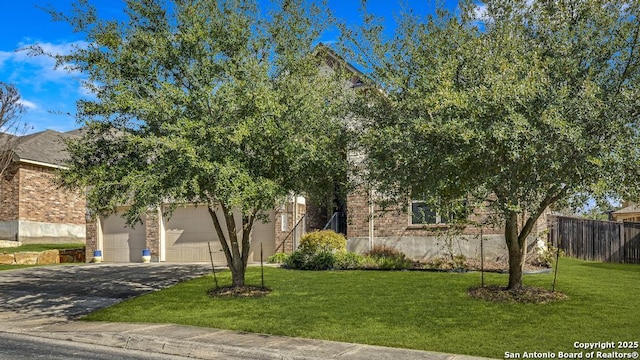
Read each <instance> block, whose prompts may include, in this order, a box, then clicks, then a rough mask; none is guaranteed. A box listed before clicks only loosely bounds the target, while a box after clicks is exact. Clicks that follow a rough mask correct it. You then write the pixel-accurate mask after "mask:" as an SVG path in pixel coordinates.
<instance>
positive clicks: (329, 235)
mask: <svg viewBox="0 0 640 360" xmlns="http://www.w3.org/2000/svg"><path fill="white" fill-rule="evenodd" d="M298 250H300V251H303V252H306V253H309V254H315V253H319V252H322V251H330V252H336V251H346V250H347V239H345V237H344V235H342V234H338V233H337V232H335V231H333V230H322V231H314V232H310V233H307V234H305V235H304V236H303V237H302V238H301V239H300V246H299V247H298Z"/></svg>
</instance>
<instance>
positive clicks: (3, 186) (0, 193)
mask: <svg viewBox="0 0 640 360" xmlns="http://www.w3.org/2000/svg"><path fill="white" fill-rule="evenodd" d="M17 171H18V168H17V167H15V166H13V167H9V168H8V169H7V170H6V171H5V172H4V174H2V177H0V221H11V220H18V189H19V181H20V177H19V176H16V175H17Z"/></svg>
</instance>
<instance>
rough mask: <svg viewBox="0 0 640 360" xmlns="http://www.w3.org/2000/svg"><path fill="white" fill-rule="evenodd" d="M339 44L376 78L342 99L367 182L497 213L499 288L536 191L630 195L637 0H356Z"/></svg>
mask: <svg viewBox="0 0 640 360" xmlns="http://www.w3.org/2000/svg"><path fill="white" fill-rule="evenodd" d="M363 8H364V14H365V16H364V19H365V21H364V25H363V26H362V28H361V29H360V31H357V32H355V35H354V34H352V35H351V36H350V39H351V40H353V39H355V40H356V41H352V42H351V44H350V45H351V49H354V48H355V49H356V51H355V53H356V54H360V56H359V57H358V59H359V60H360V61H362V62H364V63H365V65H366V66H367V67H368V68H369V69H371V72H370V73H369V76H370V77H371V79H372V80H373V81H374V83H375V84H376V85H377V86H379V87H380V88H381V91H377V92H376V91H369V92H366V93H362V94H364V95H365V96H363V97H362V98H361V99H360V104H358V105H357V106H356V107H354V112H356V113H358V114H359V116H360V118H361V119H364V120H363V121H364V122H365V124H366V125H367V126H365V128H367V129H368V130H367V131H365V133H364V135H363V143H362V144H363V146H364V149H365V150H366V152H367V155H368V158H367V160H366V165H367V168H368V174H369V175H370V180H371V182H372V185H373V186H375V187H376V188H378V189H379V190H380V191H381V192H383V193H386V194H387V196H386V197H385V199H387V200H388V199H389V198H393V197H394V196H395V198H396V199H398V200H399V201H404V202H406V197H407V196H411V195H412V194H413V195H414V196H415V195H416V194H420V196H424V197H427V198H429V199H438V201H440V202H441V203H446V202H447V201H451V200H455V199H459V198H465V197H467V196H469V195H473V197H474V198H475V199H479V200H483V201H486V202H488V204H490V205H489V206H490V208H491V209H492V210H493V213H494V214H495V215H497V219H498V222H499V223H500V224H502V225H503V226H504V231H505V238H506V243H507V246H508V252H509V284H508V287H509V288H517V287H520V286H522V268H523V263H524V258H525V253H526V239H527V237H528V236H529V235H530V234H531V233H532V230H533V229H534V225H535V223H536V220H538V218H539V217H540V215H541V214H542V213H543V212H544V211H545V209H547V208H548V207H549V206H550V205H552V204H554V203H557V202H559V201H577V200H581V199H584V198H585V197H586V196H594V197H597V198H605V197H607V196H612V197H616V198H618V197H620V196H623V197H626V198H627V199H632V198H637V195H638V190H640V186H639V184H638V178H639V175H640V151H639V144H640V142H639V141H640V132H639V130H638V129H640V127H639V125H640V119H639V112H640V101H639V99H640V96H639V95H640V93H639V88H640V78H639V75H640V68H639V65H640V64H639V61H640V42H639V33H640V4H639V3H638V2H637V1H625V0H620V1H618V0H611V1H608V0H605V1H596V0H580V1H576V0H535V1H529V0H488V1H485V2H484V3H483V4H480V5H477V4H475V3H473V2H470V1H461V2H460V4H459V7H458V8H457V9H456V10H455V11H454V12H451V11H447V10H446V9H439V10H438V12H437V13H436V15H433V16H429V17H421V16H417V15H415V14H412V13H410V12H409V13H404V14H402V15H401V16H399V17H398V18H399V20H400V21H399V25H398V27H397V29H396V30H395V34H394V36H393V37H385V32H384V30H383V27H382V23H381V22H380V19H378V18H376V17H375V16H372V15H371V14H368V13H367V12H366V2H365V6H364V7H363Z"/></svg>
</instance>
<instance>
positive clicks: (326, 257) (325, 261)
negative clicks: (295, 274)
mask: <svg viewBox="0 0 640 360" xmlns="http://www.w3.org/2000/svg"><path fill="white" fill-rule="evenodd" d="M335 262H336V259H335V257H334V255H333V253H332V252H330V251H320V252H317V253H315V254H313V255H312V256H311V258H310V259H309V262H308V263H307V269H306V270H331V269H333V264H335Z"/></svg>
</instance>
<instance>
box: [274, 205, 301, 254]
mask: <svg viewBox="0 0 640 360" xmlns="http://www.w3.org/2000/svg"><path fill="white" fill-rule="evenodd" d="M306 211H307V207H306V205H304V204H298V209H297V212H298V214H297V215H298V216H297V218H295V219H294V218H293V214H294V212H293V203H288V204H286V205H285V206H284V207H282V208H279V209H276V212H275V232H276V233H275V248H276V249H278V251H277V252H283V250H284V252H286V253H288V254H290V253H291V252H292V251H293V234H292V233H291V231H292V230H293V228H294V226H295V225H296V223H297V222H298V221H299V220H300V219H301V218H302V216H303V215H304V214H305V213H306ZM283 215H286V217H287V224H286V225H287V226H286V227H285V231H282V230H283V228H282V217H283ZM305 224H306V223H305ZM302 226H303V225H302V224H301V225H299V226H298V229H297V234H298V241H299V240H300V236H302V230H303V228H302ZM307 230H308V229H307ZM283 241H284V242H285V243H284V245H282V242H283Z"/></svg>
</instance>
